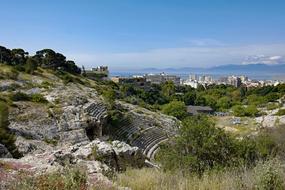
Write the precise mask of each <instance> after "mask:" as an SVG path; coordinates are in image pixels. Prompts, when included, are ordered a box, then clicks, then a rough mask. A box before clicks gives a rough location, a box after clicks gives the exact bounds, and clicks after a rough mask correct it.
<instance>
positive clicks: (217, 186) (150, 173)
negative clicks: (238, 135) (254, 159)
mask: <svg viewBox="0 0 285 190" xmlns="http://www.w3.org/2000/svg"><path fill="white" fill-rule="evenodd" d="M116 180H117V183H118V185H120V186H124V187H130V188H131V189H132V190H173V189H175V190H210V189H211V190H236V189H237V190H238V189H240V190H243V189H280V190H282V189H285V185H284V181H285V174H284V166H283V168H282V166H281V165H280V163H279V162H278V161H275V160H273V161H268V162H265V163H260V164H258V165H257V166H256V167H255V168H253V169H240V170H232V171H231V170H229V171H223V172H222V171H221V172H209V173H206V174H204V175H203V176H202V177H198V176H196V175H188V176H185V175H182V174H181V173H179V172H175V173H170V172H163V171H159V170H156V169H150V168H144V169H129V170H127V171H126V172H125V173H122V174H119V175H118V176H117V179H116Z"/></svg>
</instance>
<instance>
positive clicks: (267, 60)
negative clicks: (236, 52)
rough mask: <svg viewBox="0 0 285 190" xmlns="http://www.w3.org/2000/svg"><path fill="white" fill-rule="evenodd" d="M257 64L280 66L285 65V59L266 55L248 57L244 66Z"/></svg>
mask: <svg viewBox="0 0 285 190" xmlns="http://www.w3.org/2000/svg"><path fill="white" fill-rule="evenodd" d="M257 63H263V64H269V65H272V64H280V63H285V58H284V57H283V56H280V55H275V56H265V55H254V56H249V57H247V58H246V59H245V60H244V61H243V64H257Z"/></svg>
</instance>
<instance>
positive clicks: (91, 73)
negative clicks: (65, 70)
mask: <svg viewBox="0 0 285 190" xmlns="http://www.w3.org/2000/svg"><path fill="white" fill-rule="evenodd" d="M85 74H86V76H87V77H88V78H90V79H93V80H98V79H100V80H103V79H104V80H105V79H106V80H107V79H108V77H109V69H108V66H98V67H96V68H91V69H90V70H85Z"/></svg>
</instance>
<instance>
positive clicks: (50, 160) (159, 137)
mask: <svg viewBox="0 0 285 190" xmlns="http://www.w3.org/2000/svg"><path fill="white" fill-rule="evenodd" d="M105 88H106V86H105V85H99V84H97V83H96V82H95V81H92V80H89V79H86V78H84V77H81V76H79V75H78V76H75V75H71V74H68V75H67V74H65V76H61V75H58V74H57V73H56V72H54V71H50V70H43V69H38V70H37V71H36V72H35V74H33V75H30V74H27V73H23V72H18V71H15V70H14V69H13V68H12V67H9V66H3V65H0V95H1V101H3V102H5V103H6V104H7V105H8V106H9V118H8V120H9V126H8V129H9V132H10V133H12V134H14V135H15V143H14V144H15V146H16V148H17V151H18V152H19V153H20V154H21V155H22V158H20V159H12V158H11V157H12V155H11V154H10V153H9V151H8V150H7V148H6V147H5V146H4V145H3V144H0V156H1V157H6V159H1V163H2V164H4V165H5V164H8V165H9V164H10V165H16V166H19V169H23V168H24V169H25V168H26V169H27V168H28V169H29V170H32V171H33V170H34V171H37V173H38V172H46V171H51V170H53V169H58V168H60V167H63V166H65V165H66V164H72V165H78V164H83V165H85V167H87V168H88V173H89V174H90V176H92V175H91V174H92V173H93V174H94V173H101V174H102V173H103V174H106V173H108V171H112V170H124V169H125V168H126V167H129V166H131V167H142V166H145V165H146V164H145V159H147V158H153V156H154V154H155V152H156V151H157V148H158V144H159V143H161V142H163V141H165V140H167V139H168V138H169V137H170V136H173V135H175V132H176V130H177V129H178V128H179V122H178V121H177V120H176V119H175V118H173V117H170V116H166V115H163V114H161V113H156V112H151V111H149V110H146V109H143V108H141V107H138V106H133V105H130V104H126V103H123V102H117V103H116V106H115V107H116V109H120V110H121V109H123V110H124V114H125V115H126V118H128V119H127V120H126V122H122V123H120V124H119V125H118V126H113V127H112V126H111V128H110V125H109V124H108V108H107V107H108V106H107V105H108V104H109V103H108V102H106V101H105V100H104V98H103V97H102V96H101V95H100V93H101V92H102V91H103V90H104V89H105ZM107 126H109V129H111V130H109V131H108V133H107V134H105V133H104V134H103V131H104V128H106V127H107ZM117 139H118V140H120V141H124V142H126V143H129V144H130V145H131V146H133V147H131V146H130V145H128V144H126V143H124V142H120V141H115V140H117ZM104 140H108V142H105V141H104ZM110 140H112V141H110ZM9 157H10V159H7V158H9ZM22 166H23V167H22ZM0 168H1V167H0ZM12 168H13V169H15V170H17V168H18V167H12ZM0 173H2V174H1V175H0V180H1V176H2V177H3V176H6V177H7V174H9V172H7V171H6V170H5V171H4V170H2V169H1V170H0ZM8 176H9V175H8ZM9 177H11V179H13V176H9ZM9 177H8V178H9ZM2 180H3V179H2Z"/></svg>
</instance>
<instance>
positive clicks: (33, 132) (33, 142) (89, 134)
mask: <svg viewBox="0 0 285 190" xmlns="http://www.w3.org/2000/svg"><path fill="white" fill-rule="evenodd" d="M25 93H28V92H25ZM41 93H42V94H43V95H44V96H45V97H46V99H47V100H48V101H49V103H48V104H42V103H33V102H21V101H20V102H15V105H16V106H15V107H14V108H12V109H11V110H10V116H9V117H10V118H9V120H10V125H9V128H10V129H11V131H12V132H14V133H15V134H16V136H17V141H16V146H18V149H19V151H20V153H22V154H23V155H26V154H29V153H33V152H37V153H39V152H43V151H45V150H49V149H50V148H52V147H55V146H61V145H67V144H69V145H73V144H76V143H81V142H90V140H93V139H94V138H96V137H100V136H102V127H103V125H104V124H105V122H106V117H107V110H106V107H105V105H104V103H103V101H102V99H101V98H100V97H99V96H98V94H97V93H96V91H95V90H94V89H91V88H88V87H84V86H81V87H78V86H77V85H75V84H70V85H68V86H61V85H59V86H58V87H56V88H53V89H51V90H49V91H44V92H41Z"/></svg>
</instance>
